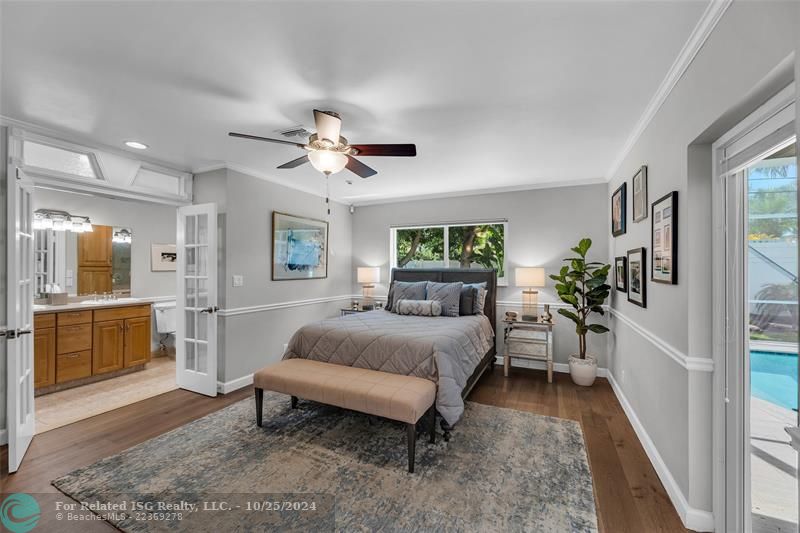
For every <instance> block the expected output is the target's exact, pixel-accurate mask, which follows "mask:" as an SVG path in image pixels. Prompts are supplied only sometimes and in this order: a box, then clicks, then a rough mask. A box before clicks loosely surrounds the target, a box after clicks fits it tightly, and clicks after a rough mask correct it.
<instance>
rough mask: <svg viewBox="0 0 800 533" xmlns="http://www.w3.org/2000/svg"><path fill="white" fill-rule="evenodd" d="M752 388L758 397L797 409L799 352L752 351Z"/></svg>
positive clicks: (787, 407) (754, 394)
mask: <svg viewBox="0 0 800 533" xmlns="http://www.w3.org/2000/svg"><path fill="white" fill-rule="evenodd" d="M750 389H751V392H752V394H753V396H755V397H756V398H760V399H762V400H765V401H768V402H770V403H774V404H776V405H780V406H781V407H785V408H786V409H795V410H796V409H797V354H783V353H774V352H757V351H751V352H750Z"/></svg>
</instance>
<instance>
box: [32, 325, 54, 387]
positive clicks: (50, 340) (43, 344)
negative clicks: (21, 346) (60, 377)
mask: <svg viewBox="0 0 800 533" xmlns="http://www.w3.org/2000/svg"><path fill="white" fill-rule="evenodd" d="M55 382H56V328H42V329H39V328H35V329H34V332H33V386H34V388H37V389H38V388H39V387H47V386H49V385H53V384H55Z"/></svg>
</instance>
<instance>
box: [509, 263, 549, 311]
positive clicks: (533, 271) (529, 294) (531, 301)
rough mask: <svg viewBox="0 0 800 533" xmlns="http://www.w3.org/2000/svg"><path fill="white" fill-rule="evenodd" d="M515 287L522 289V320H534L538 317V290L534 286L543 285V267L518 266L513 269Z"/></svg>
mask: <svg viewBox="0 0 800 533" xmlns="http://www.w3.org/2000/svg"><path fill="white" fill-rule="evenodd" d="M514 274H515V278H516V282H517V287H524V288H525V289H524V290H523V291H522V320H526V321H529V322H535V321H536V320H537V318H538V316H537V315H538V314H539V310H538V309H537V307H538V305H539V291H536V290H534V287H544V268H541V267H518V268H517V269H516V271H515V273H514Z"/></svg>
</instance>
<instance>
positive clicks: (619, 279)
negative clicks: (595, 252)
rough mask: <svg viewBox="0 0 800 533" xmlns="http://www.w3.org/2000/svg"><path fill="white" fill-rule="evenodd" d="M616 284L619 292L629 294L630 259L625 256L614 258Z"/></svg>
mask: <svg viewBox="0 0 800 533" xmlns="http://www.w3.org/2000/svg"><path fill="white" fill-rule="evenodd" d="M614 284H615V285H616V287H617V290H618V291H621V292H628V258H627V257H625V256H624V255H623V256H620V257H615V258H614Z"/></svg>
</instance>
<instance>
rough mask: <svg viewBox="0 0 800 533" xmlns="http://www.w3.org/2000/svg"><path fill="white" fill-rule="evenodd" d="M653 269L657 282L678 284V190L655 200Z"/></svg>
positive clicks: (652, 277)
mask: <svg viewBox="0 0 800 533" xmlns="http://www.w3.org/2000/svg"><path fill="white" fill-rule="evenodd" d="M652 210H653V233H652V243H651V244H652V248H653V257H657V258H659V261H658V262H656V261H653V269H652V272H651V273H650V279H652V280H653V281H655V282H657V283H667V284H670V285H677V284H678V272H677V265H678V263H677V261H678V231H677V230H678V192H677V191H672V192H671V193H669V194H667V195H666V196H664V197H662V198H659V199H658V200H656V201H655V202H653V206H652Z"/></svg>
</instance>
